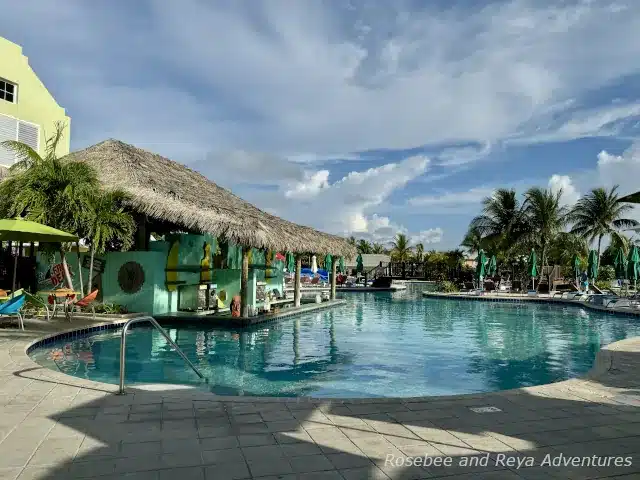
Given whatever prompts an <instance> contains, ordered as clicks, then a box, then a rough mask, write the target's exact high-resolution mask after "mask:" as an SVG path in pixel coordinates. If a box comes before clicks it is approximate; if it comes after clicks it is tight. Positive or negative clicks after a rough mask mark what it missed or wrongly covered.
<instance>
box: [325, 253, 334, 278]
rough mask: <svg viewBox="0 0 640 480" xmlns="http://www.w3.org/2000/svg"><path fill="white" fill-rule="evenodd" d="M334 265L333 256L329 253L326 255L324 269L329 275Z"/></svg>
mask: <svg viewBox="0 0 640 480" xmlns="http://www.w3.org/2000/svg"><path fill="white" fill-rule="evenodd" d="M332 266H333V258H332V257H331V255H329V254H327V255H325V257H324V269H325V270H326V271H327V273H328V274H329V275H330V274H331V267H332Z"/></svg>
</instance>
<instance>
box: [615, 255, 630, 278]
mask: <svg viewBox="0 0 640 480" xmlns="http://www.w3.org/2000/svg"><path fill="white" fill-rule="evenodd" d="M613 266H614V267H615V270H616V278H618V279H621V280H624V279H625V278H627V257H626V256H625V254H624V250H622V247H618V251H617V252H616V258H614V259H613Z"/></svg>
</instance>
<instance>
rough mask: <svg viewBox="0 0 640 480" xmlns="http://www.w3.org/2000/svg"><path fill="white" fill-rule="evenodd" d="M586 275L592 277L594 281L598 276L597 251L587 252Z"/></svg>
mask: <svg viewBox="0 0 640 480" xmlns="http://www.w3.org/2000/svg"><path fill="white" fill-rule="evenodd" d="M587 277H588V278H590V279H592V280H593V282H594V283H595V281H596V278H598V253H597V252H596V251H595V250H591V251H590V252H589V259H588V261H587Z"/></svg>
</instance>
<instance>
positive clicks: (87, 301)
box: [64, 290, 98, 321]
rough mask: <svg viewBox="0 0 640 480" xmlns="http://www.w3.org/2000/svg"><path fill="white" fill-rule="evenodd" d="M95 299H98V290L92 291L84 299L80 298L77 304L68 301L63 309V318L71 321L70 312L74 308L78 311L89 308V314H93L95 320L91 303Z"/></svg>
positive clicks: (94, 312)
mask: <svg viewBox="0 0 640 480" xmlns="http://www.w3.org/2000/svg"><path fill="white" fill-rule="evenodd" d="M96 298H98V290H94V291H93V292H91V293H90V294H89V295H87V296H86V297H84V298H81V299H80V300H78V301H77V302H73V301H70V302H69V303H67V304H66V308H65V309H64V312H65V316H66V317H67V320H69V321H71V310H72V309H73V308H74V307H80V309H83V308H86V307H91V313H92V314H93V319H94V320H95V318H96V309H95V308H94V306H93V302H95V301H96Z"/></svg>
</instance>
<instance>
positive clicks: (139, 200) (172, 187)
mask: <svg viewBox="0 0 640 480" xmlns="http://www.w3.org/2000/svg"><path fill="white" fill-rule="evenodd" d="M66 158H67V159H69V160H74V161H83V162H87V163H88V164H90V165H92V166H93V167H94V168H95V169H96V171H97V172H98V177H99V179H100V182H101V183H102V184H103V185H104V186H105V188H107V189H111V188H120V189H122V190H124V191H126V192H128V193H129V194H130V195H131V196H132V207H133V208H134V209H135V210H137V211H139V212H141V213H144V214H146V215H148V216H149V217H152V218H155V219H158V220H162V221H165V222H170V223H173V224H176V225H178V226H181V227H182V228H185V229H188V230H195V231H200V232H208V233H211V234H212V235H215V236H216V237H223V238H226V239H228V240H229V241H231V242H233V243H236V244H240V245H246V246H251V247H255V248H269V249H273V250H279V251H291V252H298V253H303V252H314V253H331V254H334V255H344V256H350V255H353V252H354V250H353V247H352V246H351V245H350V244H349V243H348V242H347V240H346V239H345V238H342V237H338V236H335V235H329V234H326V233H322V232H318V231H317V230H314V229H312V228H309V227H304V226H301V225H297V224H295V223H292V222H288V221H286V220H283V219H281V218H278V217H276V216H274V215H270V214H268V213H266V212H263V211H262V210H260V209H259V208H257V207H255V206H253V205H252V204H250V203H248V202H246V201H244V200H242V199H241V198H239V197H237V196H236V195H234V194H233V193H231V192H230V191H229V190H226V189H224V188H222V187H219V186H218V185H216V184H215V183H213V182H212V181H210V180H208V179H207V178H205V177H204V176H203V175H201V174H199V173H197V172H195V171H193V170H191V169H189V168H187V167H185V166H184V165H181V164H180V163H177V162H174V161H172V160H169V159H167V158H164V157H162V156H160V155H157V154H154V153H151V152H148V151H146V150H142V149H140V148H136V147H134V146H133V145H128V144H126V143H123V142H120V141H118V140H107V141H104V142H102V143H99V144H97V145H94V146H92V147H89V148H87V149H85V150H81V151H77V152H73V153H71V154H69V155H68V156H67V157H66Z"/></svg>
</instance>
